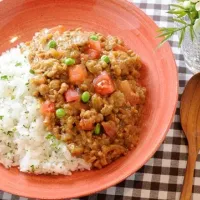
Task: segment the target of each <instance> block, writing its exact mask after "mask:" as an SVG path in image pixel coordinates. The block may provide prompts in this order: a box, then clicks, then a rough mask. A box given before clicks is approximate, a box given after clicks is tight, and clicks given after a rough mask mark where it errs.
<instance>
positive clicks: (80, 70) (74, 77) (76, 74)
mask: <svg viewBox="0 0 200 200" xmlns="http://www.w3.org/2000/svg"><path fill="white" fill-rule="evenodd" d="M86 77H87V71H86V68H85V66H84V65H82V64H80V65H75V66H71V67H69V80H70V82H71V83H74V84H80V83H82V82H83V81H84V80H85V78H86Z"/></svg>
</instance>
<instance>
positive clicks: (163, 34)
mask: <svg viewBox="0 0 200 200" xmlns="http://www.w3.org/2000/svg"><path fill="white" fill-rule="evenodd" d="M169 34H170V33H169V32H164V33H161V34H160V35H158V36H156V38H159V37H163V36H167V35H169Z"/></svg>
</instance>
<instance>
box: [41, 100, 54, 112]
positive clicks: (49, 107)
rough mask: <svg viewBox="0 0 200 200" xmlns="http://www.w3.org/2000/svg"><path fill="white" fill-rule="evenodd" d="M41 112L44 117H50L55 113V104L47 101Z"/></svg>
mask: <svg viewBox="0 0 200 200" xmlns="http://www.w3.org/2000/svg"><path fill="white" fill-rule="evenodd" d="M40 112H41V113H42V114H43V115H48V114H50V113H53V112H55V104H54V103H53V102H50V101H45V102H44V103H43V104H42V105H41V107H40Z"/></svg>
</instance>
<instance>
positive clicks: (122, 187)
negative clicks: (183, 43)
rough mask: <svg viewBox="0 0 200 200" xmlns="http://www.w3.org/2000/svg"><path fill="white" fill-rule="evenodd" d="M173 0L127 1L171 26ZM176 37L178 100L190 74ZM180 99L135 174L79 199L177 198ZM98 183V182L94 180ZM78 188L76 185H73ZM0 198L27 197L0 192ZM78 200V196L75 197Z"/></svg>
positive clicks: (198, 194) (196, 192)
mask: <svg viewBox="0 0 200 200" xmlns="http://www.w3.org/2000/svg"><path fill="white" fill-rule="evenodd" d="M172 1H173V0H131V2H132V3H135V4H136V5H137V6H138V7H140V8H141V9H142V10H143V11H144V12H145V13H146V14H147V15H149V16H150V17H151V18H152V19H153V20H154V21H155V22H156V23H157V24H158V25H159V26H171V25H172V24H171V22H170V20H169V17H170V16H169V15H168V14H167V13H166V12H167V10H168V9H169V4H170V3H172ZM177 41H178V40H177V37H176V36H174V37H173V38H172V39H171V40H170V45H171V46H172V49H173V53H174V56H175V58H176V63H177V66H178V72H179V84H180V87H179V100H180V95H181V94H182V92H183V89H184V87H185V84H186V82H187V81H188V80H189V78H190V77H191V73H190V71H189V70H187V69H186V68H185V64H184V58H183V55H182V54H181V52H180V49H179V48H178V42H177ZM179 106H180V101H178V105H177V110H176V115H175V117H174V121H173V123H172V125H171V128H170V130H169V132H168V134H167V137H166V139H165V141H164V143H163V144H162V145H161V147H160V148H159V150H158V151H157V152H156V153H155V155H154V156H153V158H151V159H150V160H149V161H148V162H147V163H146V164H145V166H143V167H142V168H141V169H140V170H139V171H138V172H137V173H136V174H134V175H132V176H130V177H128V178H127V179H126V180H125V181H123V182H121V183H119V184H118V185H116V186H114V187H110V188H108V189H107V190H104V191H101V192H99V193H97V194H94V195H91V196H87V197H83V198H80V199H82V200H87V199H88V200H147V199H148V200H157V199H159V200H161V199H162V200H178V199H179V197H180V192H181V188H182V184H183V178H184V173H185V169H186V163H187V141H186V139H185V137H184V134H183V132H182V130H181V124H180V117H179V111H180V108H179ZM97 184H98V183H97ZM77 189H78V188H77ZM0 199H1V200H30V199H27V198H24V197H18V196H15V195H11V194H8V193H6V192H3V191H0ZM76 200H78V199H76ZM193 200H200V159H198V161H197V165H196V170H195V180H194V187H193Z"/></svg>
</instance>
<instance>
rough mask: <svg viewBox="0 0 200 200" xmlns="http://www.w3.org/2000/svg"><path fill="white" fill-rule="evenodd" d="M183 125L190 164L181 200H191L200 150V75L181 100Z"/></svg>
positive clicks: (191, 83) (195, 76)
mask: <svg viewBox="0 0 200 200" xmlns="http://www.w3.org/2000/svg"><path fill="white" fill-rule="evenodd" d="M180 116H181V125H182V128H183V131H184V133H185V135H186V137H187V140H188V163H187V168H186V173H185V179H184V185H183V188H182V193H181V198H180V199H181V200H190V198H191V194H192V185H193V176H194V169H195V163H196V159H197V155H198V152H199V149H200V73H198V74H196V75H194V76H193V77H192V78H191V79H190V80H189V82H188V84H187V85H186V87H185V90H184V92H183V95H182V98H181V107H180Z"/></svg>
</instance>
